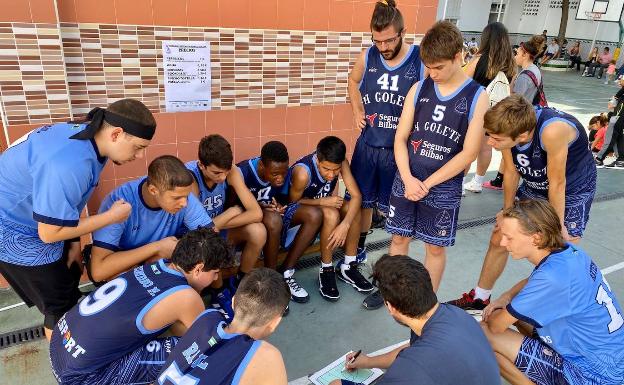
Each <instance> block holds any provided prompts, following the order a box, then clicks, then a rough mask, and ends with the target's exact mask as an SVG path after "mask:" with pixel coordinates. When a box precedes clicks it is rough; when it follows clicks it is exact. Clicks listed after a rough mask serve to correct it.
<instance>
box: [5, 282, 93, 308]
mask: <svg viewBox="0 0 624 385" xmlns="http://www.w3.org/2000/svg"><path fill="white" fill-rule="evenodd" d="M89 285H91V282H87V283H83V284H82V285H79V286H78V288H79V289H82V288H83V287H85V286H89ZM22 305H26V304H25V303H24V302H18V303H14V304H13V305H9V306H5V307H3V308H0V313H1V312H3V311H6V310H11V309H13V308H16V307H20V306H22Z"/></svg>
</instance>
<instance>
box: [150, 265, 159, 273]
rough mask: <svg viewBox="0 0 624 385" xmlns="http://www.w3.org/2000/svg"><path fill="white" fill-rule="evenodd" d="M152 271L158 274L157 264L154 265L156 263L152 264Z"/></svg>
mask: <svg viewBox="0 0 624 385" xmlns="http://www.w3.org/2000/svg"><path fill="white" fill-rule="evenodd" d="M152 271H153V272H154V274H156V275H158V274H160V270H158V266H156V265H152Z"/></svg>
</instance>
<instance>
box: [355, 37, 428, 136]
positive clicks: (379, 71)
mask: <svg viewBox="0 0 624 385" xmlns="http://www.w3.org/2000/svg"><path fill="white" fill-rule="evenodd" d="M424 71H425V66H424V65H423V64H422V62H421V61H420V48H419V47H418V46H417V45H413V46H411V47H410V48H409V51H408V52H407V55H405V58H403V60H402V61H401V62H400V63H399V64H397V65H396V66H394V67H390V66H389V65H388V63H387V62H386V60H385V59H384V58H383V56H382V55H381V53H380V52H379V49H377V47H376V46H371V47H369V48H368V50H367V51H366V63H365V64H364V75H363V76H362V81H361V82H360V93H361V94H362V103H363V104H364V113H365V114H366V127H364V129H363V130H362V138H363V139H364V142H366V144H368V145H369V146H372V147H387V148H392V147H393V146H394V134H395V133H396V128H397V124H398V123H399V118H400V117H401V112H402V111H403V102H404V101H405V96H406V95H407V93H408V91H409V90H410V88H412V86H413V85H414V83H416V82H417V81H419V80H421V79H422V78H423V74H424Z"/></svg>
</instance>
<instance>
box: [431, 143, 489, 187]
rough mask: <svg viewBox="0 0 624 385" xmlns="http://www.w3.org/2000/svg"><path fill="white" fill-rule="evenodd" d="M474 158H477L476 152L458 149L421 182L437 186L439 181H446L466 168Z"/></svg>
mask: <svg viewBox="0 0 624 385" xmlns="http://www.w3.org/2000/svg"><path fill="white" fill-rule="evenodd" d="M473 155H474V156H473ZM475 159H477V155H476V154H472V153H467V152H464V151H460V152H459V153H458V154H457V155H455V156H454V157H453V158H452V159H451V160H449V161H448V162H447V163H446V164H445V165H444V166H442V167H441V168H440V169H439V170H438V171H436V172H434V173H433V174H431V176H429V178H427V179H425V180H424V181H423V182H424V183H425V185H426V186H427V187H428V188H432V187H434V186H437V185H439V184H440V183H443V182H446V181H447V180H449V179H451V178H453V177H455V176H457V175H458V174H459V173H462V172H463V171H464V170H465V169H466V167H467V166H468V165H470V163H472V162H473V161H474V160H475Z"/></svg>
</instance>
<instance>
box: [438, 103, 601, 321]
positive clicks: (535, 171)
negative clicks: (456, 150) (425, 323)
mask: <svg viewBox="0 0 624 385" xmlns="http://www.w3.org/2000/svg"><path fill="white" fill-rule="evenodd" d="M501 103H502V104H501ZM499 104H500V106H499ZM484 126H485V130H486V132H487V134H488V135H489V137H490V138H489V140H488V143H490V145H491V146H492V147H494V148H495V149H497V150H499V151H501V152H502V155H503V163H504V166H505V179H504V180H503V199H504V201H503V208H510V207H511V206H513V203H514V200H515V199H547V200H548V201H549V202H550V204H551V205H552V206H553V207H554V208H555V211H556V212H557V215H559V219H560V221H561V224H562V229H563V232H564V233H563V237H564V239H565V240H566V241H570V242H578V241H579V240H580V239H581V237H582V236H583V231H584V230H585V226H586V224H587V221H588V219H589V210H590V208H591V204H592V201H593V200H594V194H595V192H596V174H597V173H596V166H595V163H594V159H593V157H592V153H591V150H590V148H589V141H588V138H587V133H586V132H585V128H584V127H583V125H582V124H581V123H580V122H579V121H578V120H577V119H576V118H574V117H573V116H572V115H569V114H566V113H564V112H561V111H557V110H555V109H553V108H539V107H536V108H534V107H533V106H532V105H531V104H530V103H529V102H528V101H527V100H526V99H524V98H523V97H522V96H520V95H511V96H509V97H507V98H505V99H503V100H502V101H501V102H499V103H498V104H497V105H496V106H494V107H493V108H491V109H490V110H489V111H488V112H487V113H486V114H485V123H484ZM521 177H522V179H524V183H522V185H520V186H519V187H518V185H519V182H520V178H521ZM500 237H501V235H500V228H499V225H498V224H497V225H495V226H494V229H493V231H492V236H491V237H490V244H489V246H488V250H487V253H486V255H485V259H484V261H483V266H482V267H481V275H480V276H479V281H478V283H477V286H476V287H475V288H474V289H472V290H471V291H470V292H469V293H464V294H463V295H462V297H461V298H459V299H457V300H454V301H451V302H450V303H452V304H453V305H456V306H459V307H461V308H464V309H475V310H482V309H483V308H485V306H487V305H488V303H489V299H490V295H491V293H492V288H493V287H494V284H495V283H496V280H497V279H498V277H500V275H501V274H502V273H503V270H504V269H505V265H506V263H507V256H508V255H509V253H508V252H507V250H505V248H504V247H502V246H501V245H500V240H501V238H500Z"/></svg>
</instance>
